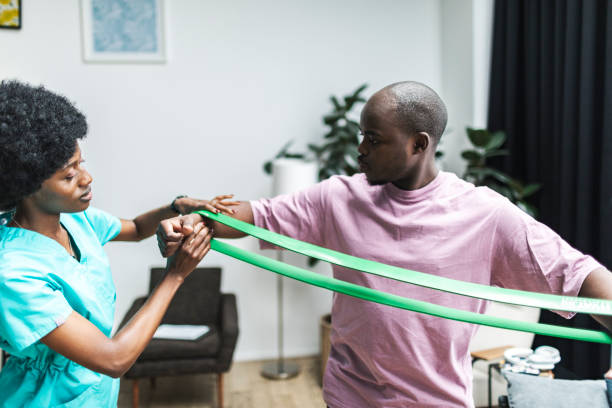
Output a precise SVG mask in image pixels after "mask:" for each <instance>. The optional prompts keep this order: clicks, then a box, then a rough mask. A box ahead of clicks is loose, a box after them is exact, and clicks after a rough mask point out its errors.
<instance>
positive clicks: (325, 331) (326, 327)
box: [320, 313, 331, 384]
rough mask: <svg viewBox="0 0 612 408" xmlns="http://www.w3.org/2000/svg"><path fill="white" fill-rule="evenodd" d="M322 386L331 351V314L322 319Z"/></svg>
mask: <svg viewBox="0 0 612 408" xmlns="http://www.w3.org/2000/svg"><path fill="white" fill-rule="evenodd" d="M320 326H321V384H323V375H324V374H325V366H326V365H327V359H328V358H329V351H330V350H331V342H330V340H329V334H330V332H331V314H329V313H328V314H326V315H323V316H322V317H321V321H320Z"/></svg>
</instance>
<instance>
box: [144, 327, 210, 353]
mask: <svg viewBox="0 0 612 408" xmlns="http://www.w3.org/2000/svg"><path fill="white" fill-rule="evenodd" d="M209 328H210V331H209V332H208V333H206V334H205V335H203V336H202V337H200V338H199V339H196V340H169V339H153V340H151V342H150V343H149V345H148V346H147V348H145V350H144V352H143V353H142V354H141V355H140V357H138V361H147V360H155V361H161V360H175V359H183V358H200V357H216V356H217V354H218V353H219V348H220V347H221V338H220V336H219V330H218V329H217V328H216V327H215V326H212V325H209Z"/></svg>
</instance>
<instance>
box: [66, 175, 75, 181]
mask: <svg viewBox="0 0 612 408" xmlns="http://www.w3.org/2000/svg"><path fill="white" fill-rule="evenodd" d="M73 178H74V174H68V175H67V176H66V177H65V179H66V180H68V181H70V180H72V179H73Z"/></svg>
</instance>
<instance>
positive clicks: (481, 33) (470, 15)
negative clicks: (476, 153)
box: [440, 0, 493, 175]
mask: <svg viewBox="0 0 612 408" xmlns="http://www.w3.org/2000/svg"><path fill="white" fill-rule="evenodd" d="M440 10H441V27H442V29H441V35H442V38H441V52H442V88H441V91H440V96H441V97H442V99H443V100H444V101H445V102H446V105H447V108H448V126H447V131H446V133H445V134H444V136H443V137H442V142H441V149H442V150H443V151H444V153H445V155H444V159H443V163H444V168H445V170H448V171H453V172H455V173H457V174H459V175H461V174H462V173H463V171H464V168H465V161H464V160H463V159H462V158H461V155H460V153H461V151H462V150H465V149H467V148H470V143H469V140H468V138H467V135H466V133H465V128H466V126H469V127H475V128H483V127H486V125H487V123H486V122H487V106H488V93H489V69H490V59H491V35H492V15H493V0H441V6H440Z"/></svg>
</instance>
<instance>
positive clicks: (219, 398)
mask: <svg viewBox="0 0 612 408" xmlns="http://www.w3.org/2000/svg"><path fill="white" fill-rule="evenodd" d="M217 402H218V405H219V408H223V373H219V374H217Z"/></svg>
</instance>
